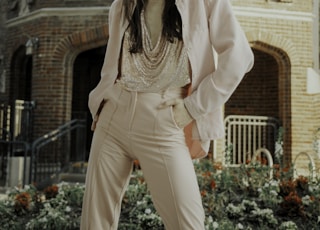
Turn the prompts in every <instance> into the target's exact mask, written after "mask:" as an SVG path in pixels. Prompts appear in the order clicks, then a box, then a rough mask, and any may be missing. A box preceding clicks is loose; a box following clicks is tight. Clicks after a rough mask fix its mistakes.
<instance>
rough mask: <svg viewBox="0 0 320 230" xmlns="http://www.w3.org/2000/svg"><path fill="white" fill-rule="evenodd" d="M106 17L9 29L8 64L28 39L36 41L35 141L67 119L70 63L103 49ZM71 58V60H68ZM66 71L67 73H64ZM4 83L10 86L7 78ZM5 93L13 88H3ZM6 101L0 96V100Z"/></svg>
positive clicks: (42, 21)
mask: <svg viewBox="0 0 320 230" xmlns="http://www.w3.org/2000/svg"><path fill="white" fill-rule="evenodd" d="M106 18H107V14H105V15H93V16H82V17H78V16H70V17H67V16H64V17H59V16H53V17H41V18H39V19H36V20H33V21H31V22H28V23H25V24H24V23H21V24H20V25H19V26H14V27H9V28H8V36H9V38H10V39H8V40H7V43H6V47H7V49H6V55H7V57H9V58H8V60H10V59H12V58H13V55H12V54H13V53H14V52H15V51H16V50H17V49H18V47H20V46H23V45H24V44H25V42H26V41H27V39H28V37H27V35H25V34H28V35H30V36H31V35H32V36H35V37H38V38H39V40H40V46H39V49H38V50H37V51H36V54H35V55H33V70H32V72H33V81H32V100H35V101H36V105H37V107H36V110H35V137H38V136H40V135H42V134H44V133H46V132H48V131H50V130H52V129H54V128H56V127H57V126H58V125H61V124H63V123H64V122H66V121H68V120H70V118H71V99H72V98H71V96H70V92H71V90H72V64H73V63H72V60H73V59H74V58H75V56H73V55H76V54H78V53H80V52H81V51H84V50H86V49H90V48H94V47H99V46H105V45H106V43H107V30H106V29H107V27H106V26H107V25H106V24H105V22H106ZM68 55H71V56H68ZM67 71H69V72H67ZM7 82H10V74H9V75H8V79H7ZM7 87H8V90H7V92H14V91H15V89H14V88H9V85H8V86H7ZM6 97H8V95H7V94H1V95H0V98H6Z"/></svg>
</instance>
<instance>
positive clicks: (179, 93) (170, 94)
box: [114, 83, 188, 98]
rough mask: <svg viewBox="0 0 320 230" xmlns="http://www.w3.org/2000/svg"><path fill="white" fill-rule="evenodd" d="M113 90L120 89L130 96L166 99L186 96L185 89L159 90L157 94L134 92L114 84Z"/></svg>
mask: <svg viewBox="0 0 320 230" xmlns="http://www.w3.org/2000/svg"><path fill="white" fill-rule="evenodd" d="M114 87H115V88H118V89H121V90H123V91H124V92H127V93H130V94H135V95H136V96H139V95H144V94H145V95H148V94H151V95H160V96H161V97H163V98H164V97H166V98H184V97H186V96H187V92H188V90H187V89H184V88H168V89H161V90H159V91H157V92H148V91H134V90H129V89H127V88H125V87H123V86H122V85H121V84H117V83H116V84H115V85H114Z"/></svg>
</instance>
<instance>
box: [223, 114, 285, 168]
mask: <svg viewBox="0 0 320 230" xmlns="http://www.w3.org/2000/svg"><path fill="white" fill-rule="evenodd" d="M225 128H226V137H225V148H226V149H227V150H228V152H229V153H228V154H229V157H228V161H229V162H228V165H229V166H238V165H240V164H246V163H248V162H251V161H252V159H253V155H254V153H255V152H256V150H258V149H261V148H264V149H267V150H268V151H269V152H271V153H274V150H275V143H276V140H277V137H278V129H279V121H278V120H277V119H276V118H273V117H267V116H240V115H232V116H227V117H226V119H225Z"/></svg>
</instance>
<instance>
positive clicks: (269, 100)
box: [225, 49, 279, 119]
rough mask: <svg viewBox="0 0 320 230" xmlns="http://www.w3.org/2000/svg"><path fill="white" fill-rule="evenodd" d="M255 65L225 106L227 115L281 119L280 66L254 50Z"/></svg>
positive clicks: (271, 57) (264, 54)
mask: <svg viewBox="0 0 320 230" xmlns="http://www.w3.org/2000/svg"><path fill="white" fill-rule="evenodd" d="M253 53H254V56H255V64H254V67H253V69H252V70H251V71H250V72H249V73H248V74H246V76H245V77H244V79H243V80H242V81H241V83H240V85H239V86H238V88H237V89H236V91H235V92H234V94H233V95H232V96H231V98H230V99H229V100H228V102H227V103H226V105H225V115H226V116H228V115H235V114H236V115H254V116H270V117H275V118H277V119H279V80H278V79H279V66H278V63H277V61H276V59H275V58H274V57H273V56H271V55H269V54H267V53H265V52H262V51H260V50H256V49H254V50H253Z"/></svg>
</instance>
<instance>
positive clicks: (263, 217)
mask: <svg viewBox="0 0 320 230" xmlns="http://www.w3.org/2000/svg"><path fill="white" fill-rule="evenodd" d="M195 169H196V173H197V176H198V181H199V186H200V192H201V196H202V200H203V206H204V209H205V213H206V219H205V226H206V229H208V230H218V229H223V230H228V229H232V230H234V229H272V228H274V229H279V230H291V229H308V230H312V229H319V225H320V183H319V182H320V180H319V179H316V180H312V181H311V180H310V178H306V177H302V176H300V177H298V178H295V179H294V178H293V177H292V175H293V173H292V171H291V170H290V169H288V168H287V169H281V168H280V167H279V166H277V165H276V166H275V167H274V168H272V169H270V168H268V167H266V166H263V165H258V164H256V165H253V164H251V165H242V166H241V167H239V168H223V167H222V166H221V165H219V164H212V162H211V161H209V160H201V161H199V162H195ZM270 170H272V171H273V175H274V176H273V178H270V177H269V175H270ZM83 192H84V186H83V185H81V184H67V183H60V184H58V185H52V186H50V187H48V188H46V189H45V190H43V191H37V190H36V189H35V188H34V187H33V186H26V187H25V188H23V189H14V190H13V191H11V192H10V193H9V194H8V199H6V200H3V201H1V202H0V226H1V229H12V230H20V229H35V230H36V229H68V230H69V229H70V230H73V229H79V225H80V215H81V203H82V196H83ZM119 229H120V230H124V229H125V230H130V229H135V230H144V229H155V230H162V229H164V227H163V224H162V221H161V218H160V217H159V215H158V214H157V212H156V210H155V208H154V206H153V204H152V200H151V195H150V193H149V191H148V189H147V185H146V183H145V181H144V178H143V174H142V172H141V171H140V170H135V171H134V172H133V175H132V180H131V182H130V185H129V187H128V189H127V192H126V194H125V197H124V199H123V203H122V212H121V217H120V223H119Z"/></svg>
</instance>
